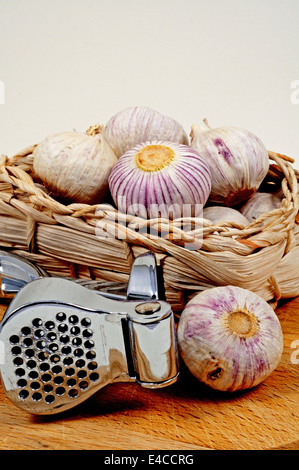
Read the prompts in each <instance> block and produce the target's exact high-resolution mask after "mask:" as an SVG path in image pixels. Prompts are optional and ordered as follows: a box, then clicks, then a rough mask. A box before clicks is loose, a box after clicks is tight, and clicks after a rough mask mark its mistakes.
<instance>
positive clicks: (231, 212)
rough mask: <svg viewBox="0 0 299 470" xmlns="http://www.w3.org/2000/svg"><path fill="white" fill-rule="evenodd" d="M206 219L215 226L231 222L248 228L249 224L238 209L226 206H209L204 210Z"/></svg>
mask: <svg viewBox="0 0 299 470" xmlns="http://www.w3.org/2000/svg"><path fill="white" fill-rule="evenodd" d="M203 217H204V219H208V220H210V221H211V222H212V223H213V224H219V223H220V222H231V223H233V224H237V225H243V226H244V227H246V226H247V225H248V224H249V221H248V220H247V218H246V217H245V216H244V215H242V214H241V213H240V212H239V211H237V210H236V209H233V208H232V207H225V206H209V207H205V208H204V210H203Z"/></svg>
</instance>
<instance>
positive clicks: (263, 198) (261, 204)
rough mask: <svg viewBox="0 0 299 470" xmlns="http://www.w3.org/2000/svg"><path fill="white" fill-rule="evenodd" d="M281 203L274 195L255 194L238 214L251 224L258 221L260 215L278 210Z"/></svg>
mask: <svg viewBox="0 0 299 470" xmlns="http://www.w3.org/2000/svg"><path fill="white" fill-rule="evenodd" d="M281 202H282V199H281V197H279V196H277V195H275V194H271V193H260V192H256V193H255V194H254V195H253V196H252V197H251V198H250V199H249V200H248V201H247V202H245V204H244V205H243V206H242V207H241V208H240V212H241V214H243V215H244V216H245V217H246V218H247V219H248V220H249V221H250V222H251V221H253V220H256V219H258V218H259V217H260V216H261V215H262V214H266V213H268V212H271V211H272V210H274V209H279V207H280V205H281Z"/></svg>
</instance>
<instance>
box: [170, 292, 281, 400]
mask: <svg viewBox="0 0 299 470" xmlns="http://www.w3.org/2000/svg"><path fill="white" fill-rule="evenodd" d="M178 344H179V350H180V354H181V357H182V359H183V360H184V362H185V364H186V366H187V367H188V369H189V370H190V372H191V373H192V374H193V375H194V376H195V377H197V378H198V379H199V380H200V381H201V382H204V383H205V384H207V385H208V386H210V387H211V388H214V389H217V390H221V391H229V392H234V391H236V390H242V389H247V388H251V387H254V386H255V385H257V384H259V383H260V382H262V381H263V380H264V379H265V378H266V377H268V376H269V375H270V374H271V373H272V372H273V370H274V369H275V368H276V367H277V365H278V364H279V362H280V360H281V355H282V350H283V335H282V330H281V325H280V322H279V320H278V317H277V316H276V314H275V312H274V310H273V309H272V307H270V305H269V304H267V302H266V301H265V300H263V299H262V298H261V297H259V296H258V295H257V294H255V293H253V292H251V291H249V290H246V289H242V288H240V287H236V286H221V287H215V288H211V289H208V290H205V291H203V292H201V293H200V294H197V295H196V296H195V297H194V298H193V299H192V300H190V302H188V304H187V306H186V308H185V309H184V311H183V312H182V315H181V317H180V320H179V325H178Z"/></svg>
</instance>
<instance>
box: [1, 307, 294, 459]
mask: <svg viewBox="0 0 299 470" xmlns="http://www.w3.org/2000/svg"><path fill="white" fill-rule="evenodd" d="M4 311H5V306H4V305H2V306H0V312H1V316H2V314H3V313H4ZM276 313H277V314H278V316H279V319H280V321H281V325H282V329H283V333H284V352H283V357H282V361H281V363H280V365H279V366H278V368H277V369H276V370H275V371H274V372H273V373H272V375H271V376H270V377H268V378H267V379H266V380H265V381H264V382H263V383H262V384H260V385H259V386H257V387H256V388H254V389H252V390H248V391H243V392H239V393H237V394H234V395H228V394H222V393H219V392H216V391H213V390H211V389H208V388H207V387H205V386H204V385H203V384H200V383H199V382H198V381H197V380H196V379H195V378H194V377H192V376H191V375H190V373H189V372H188V371H187V370H186V368H185V367H183V366H182V370H181V377H180V379H179V381H178V382H177V383H176V384H174V385H172V386H170V387H167V388H163V389H160V390H146V389H142V388H141V387H140V386H138V385H137V384H133V383H131V384H114V385H109V386H107V387H105V388H103V389H102V390H100V391H99V392H97V393H96V394H95V395H94V396H93V397H91V398H90V399H89V400H87V401H86V402H84V403H82V404H81V405H79V406H77V407H76V408H73V409H72V410H68V411H67V412H64V413H62V414H60V415H53V416H46V417H42V416H32V415H30V414H28V413H26V412H24V411H22V410H19V409H18V408H16V407H15V406H14V405H13V404H12V403H11V402H10V401H9V400H8V399H7V397H6V396H5V395H4V393H3V390H2V388H0V429H1V434H0V448H1V449H3V450H4V449H5V450H17V449H22V450H24V449H26V450H31V449H35V450H37V449H38V450H54V449H57V450H71V449H78V450H80V449H85V450H95V449H105V450H120V449H126V450H139V449H147V450H194V451H196V450H200V449H221V450H226V449H229V450H237V449H240V450H246V449H250V450H253V449H263V450H266V449H299V419H298V417H299V409H298V408H299V394H298V390H299V389H298V384H299V380H298V378H299V345H298V344H299V298H296V299H293V300H291V301H288V302H285V303H284V304H283V305H281V306H280V307H279V308H278V309H277V311H276ZM294 341H297V342H298V343H297V347H294V346H295V343H294Z"/></svg>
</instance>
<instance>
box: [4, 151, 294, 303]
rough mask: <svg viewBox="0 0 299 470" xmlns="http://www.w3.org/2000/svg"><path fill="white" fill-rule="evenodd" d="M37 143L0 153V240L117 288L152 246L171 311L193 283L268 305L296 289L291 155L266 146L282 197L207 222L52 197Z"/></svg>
mask: <svg viewBox="0 0 299 470" xmlns="http://www.w3.org/2000/svg"><path fill="white" fill-rule="evenodd" d="M34 147H35V146H31V147H28V148H26V149H24V150H23V151H22V152H19V153H18V154H17V155H15V156H14V157H12V158H10V159H9V158H8V157H6V156H2V157H0V246H2V247H6V248H9V249H11V250H13V251H14V252H17V253H19V254H21V255H23V256H25V257H27V258H28V259H29V260H33V261H35V262H37V263H38V264H39V265H40V266H41V267H43V268H45V269H46V270H47V271H48V272H49V273H51V274H54V275H59V276H67V277H70V276H71V277H73V278H76V279H78V280H80V279H81V280H82V281H86V283H87V284H88V281H89V280H96V281H98V285H99V286H102V287H104V288H106V287H107V288H109V289H111V288H114V289H115V290H119V291H120V290H123V289H124V288H125V286H126V283H127V281H128V277H129V273H130V270H131V265H132V262H133V260H134V258H135V257H136V256H137V255H139V254H141V253H142V252H144V251H146V250H152V251H153V252H155V253H156V256H157V261H158V264H159V265H160V266H161V270H162V271H163V278H164V287H165V293H166V299H167V300H168V301H169V302H170V303H171V305H172V308H173V310H174V311H175V312H180V311H181V310H182V308H183V307H184V305H185V304H186V302H187V301H188V300H189V299H190V298H191V297H192V296H193V295H195V294H196V293H198V292H199V291H201V290H204V289H207V288H210V287H214V286H217V285H228V284H230V285H237V286H240V287H244V288H247V289H250V290H252V291H254V292H256V293H258V294H259V295H261V296H262V297H263V298H264V299H266V300H267V301H269V302H273V305H274V307H275V305H276V303H277V301H278V299H279V298H281V297H293V296H296V295H299V267H298V264H299V226H297V224H296V222H298V220H297V221H296V218H297V217H298V207H299V201H298V183H297V178H298V172H297V171H296V170H294V169H293V167H292V163H293V160H292V159H290V158H288V157H286V156H283V155H280V154H277V153H274V152H269V158H270V168H269V172H268V176H267V178H266V179H265V181H264V183H263V185H262V188H263V190H266V191H269V190H271V189H272V188H273V191H274V190H275V191H277V190H278V189H279V188H280V190H281V191H282V194H283V199H282V203H281V207H280V208H279V209H275V210H273V211H271V212H269V213H266V214H263V215H262V216H261V217H260V218H259V219H258V220H256V221H254V222H252V223H250V224H249V225H248V226H246V227H244V226H240V225H237V224H232V223H223V224H219V225H213V224H212V223H211V222H210V221H208V220H205V219H200V220H197V219H188V220H175V221H173V222H172V223H171V226H169V221H168V220H167V221H166V220H162V219H157V220H144V219H140V218H138V217H134V216H130V215H125V214H119V213H118V212H117V210H116V209H115V208H114V207H113V206H112V205H111V204H108V203H107V204H99V205H94V206H90V205H86V204H69V203H64V202H63V201H58V200H55V199H54V198H53V197H51V194H48V193H47V191H46V189H45V188H44V187H43V186H42V184H41V182H39V181H38V180H37V178H36V176H35V175H34V172H33V167H32V164H33V156H32V152H33V149H34ZM271 161H272V162H271ZM199 222H200V223H199ZM186 226H188V230H186ZM149 227H150V230H149ZM182 227H184V228H182ZM296 261H297V265H296Z"/></svg>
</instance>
